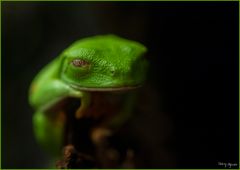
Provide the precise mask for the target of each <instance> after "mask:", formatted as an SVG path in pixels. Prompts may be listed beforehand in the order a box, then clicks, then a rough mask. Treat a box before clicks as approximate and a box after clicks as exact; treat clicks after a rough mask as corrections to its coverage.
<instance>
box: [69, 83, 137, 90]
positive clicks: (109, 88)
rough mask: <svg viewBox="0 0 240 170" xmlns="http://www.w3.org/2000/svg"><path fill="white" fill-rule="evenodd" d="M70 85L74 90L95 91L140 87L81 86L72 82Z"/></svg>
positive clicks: (135, 87)
mask: <svg viewBox="0 0 240 170" xmlns="http://www.w3.org/2000/svg"><path fill="white" fill-rule="evenodd" d="M70 86H71V87H72V88H74V89H76V90H82V91H93V92H94V91H96V92H98V91H99V92H101V91H102V92H105V91H106V92H107V91H129V90H135V89H138V88H140V87H142V85H135V86H122V87H97V88H96V87H81V86H77V85H74V84H70Z"/></svg>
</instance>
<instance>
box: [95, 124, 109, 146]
mask: <svg viewBox="0 0 240 170" xmlns="http://www.w3.org/2000/svg"><path fill="white" fill-rule="evenodd" d="M111 135H112V131H111V130H110V129H107V128H104V127H98V128H94V129H93V130H92V132H91V139H92V142H93V143H94V144H95V145H101V144H103V143H105V142H106V140H107V138H108V137H110V136H111Z"/></svg>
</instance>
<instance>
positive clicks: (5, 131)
mask: <svg viewBox="0 0 240 170" xmlns="http://www.w3.org/2000/svg"><path fill="white" fill-rule="evenodd" d="M238 21H239V19H238V2H214V3H213V2H212V3H211V2H201V3H200V2H181V3H176V2H168V3H167V2H149V3H147V2H58V3H55V2H41V3H40V2H31V3H30V2H2V66H1V68H2V112H1V113H2V167H3V168H43V167H46V166H47V161H48V160H49V157H48V155H47V154H46V153H44V152H43V151H42V150H41V148H40V147H39V146H38V145H37V143H36V141H35V139H34V136H33V132H32V123H31V116H32V114H33V113H34V112H33V110H32V109H31V107H30V106H29V105H28V88H29V85H30V82H31V80H32V79H33V77H34V76H35V75H36V74H37V73H38V71H39V70H40V69H41V68H42V67H43V66H44V65H46V64H47V63H48V62H49V61H50V60H52V59H53V58H54V57H56V56H57V55H58V54H59V53H60V52H61V51H62V50H63V49H64V48H66V47H67V46H68V45H70V44H71V43H72V42H73V41H75V40H77V39H80V38H82V37H86V36H92V35H97V34H107V33H114V34H117V35H119V36H123V37H125V38H129V39H133V40H136V41H139V42H142V43H143V44H145V45H146V46H147V47H148V49H149V52H148V54H147V57H148V58H149V62H150V70H149V74H148V80H147V82H146V87H145V89H144V90H145V93H146V94H145V95H144V96H143V99H144V101H145V105H146V106H145V107H143V108H142V112H141V114H139V115H138V116H137V117H136V119H135V120H134V121H133V123H132V124H131V126H130V127H129V132H131V133H132V136H133V137H135V138H136V139H137V140H138V141H139V146H140V148H141V152H140V153H139V154H140V157H143V159H144V161H145V168H224V167H223V166H220V165H218V162H223V163H237V164H238V163H239V162H238V151H239V149H238V144H239V141H238V135H239V132H238V123H239V122H238V121H239V119H238V87H239V84H238V77H239V75H238V37H239V35H238V30H239V29H238ZM143 168H144V167H143ZM234 168H237V167H234Z"/></svg>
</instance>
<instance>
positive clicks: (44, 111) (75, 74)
mask: <svg viewBox="0 0 240 170" xmlns="http://www.w3.org/2000/svg"><path fill="white" fill-rule="evenodd" d="M145 52H146V48H145V47H144V46H143V45H141V44H140V43H137V42H134V41H130V40H126V39H123V38H120V37H117V36H114V35H103V36H95V37H90V38H85V39H81V40H79V41H76V42H75V43H73V44H72V45H71V46H70V47H68V48H67V49H66V50H64V51H63V52H62V54H60V56H58V57H57V58H56V59H55V60H54V61H52V62H51V63H50V64H48V65H47V66H46V67H44V68H43V69H42V70H41V71H40V73H39V74H38V75H37V76H36V77H35V79H34V80H33V82H32V84H31V87H30V93H29V94H30V95H29V102H30V104H31V105H32V106H33V107H34V108H35V110H36V113H35V114H34V117H33V123H34V130H35V134H36V138H37V140H38V141H39V142H40V144H41V145H43V146H44V147H45V148H46V149H47V150H50V151H51V152H52V153H54V154H56V155H57V154H59V151H60V150H61V149H60V147H61V144H62V138H63V136H62V135H63V128H64V122H65V119H64V116H63V115H62V114H61V112H60V111H57V112H56V111H55V112H54V111H51V110H50V108H51V107H52V106H53V105H54V104H56V103H58V101H60V100H61V99H63V98H66V97H76V98H79V99H80V100H81V108H80V111H79V114H80V112H82V111H83V110H84V109H87V107H88V104H89V102H90V91H109V90H111V91H112V90H124V89H126V88H132V87H135V86H139V85H141V84H142V82H143V81H144V79H145V74H146V67H147V61H146V60H145V59H144V58H143V54H144V53H145ZM76 65H77V66H76Z"/></svg>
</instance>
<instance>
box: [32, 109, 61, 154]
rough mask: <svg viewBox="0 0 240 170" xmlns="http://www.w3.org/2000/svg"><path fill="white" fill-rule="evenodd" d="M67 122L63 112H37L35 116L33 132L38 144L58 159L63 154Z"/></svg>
mask: <svg viewBox="0 0 240 170" xmlns="http://www.w3.org/2000/svg"><path fill="white" fill-rule="evenodd" d="M49 115H51V117H50V116H49ZM65 122H66V118H65V115H64V113H63V112H58V113H49V112H41V111H37V112H36V113H35V114H34V116H33V125H34V126H33V127H34V129H33V130H34V134H35V137H36V139H37V141H38V143H39V144H40V145H41V146H42V147H43V148H44V149H46V150H47V151H49V152H50V153H51V154H52V155H53V156H56V157H57V156H59V155H60V153H61V147H62V145H63V137H64V136H63V135H64V134H63V132H64V126H65Z"/></svg>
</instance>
